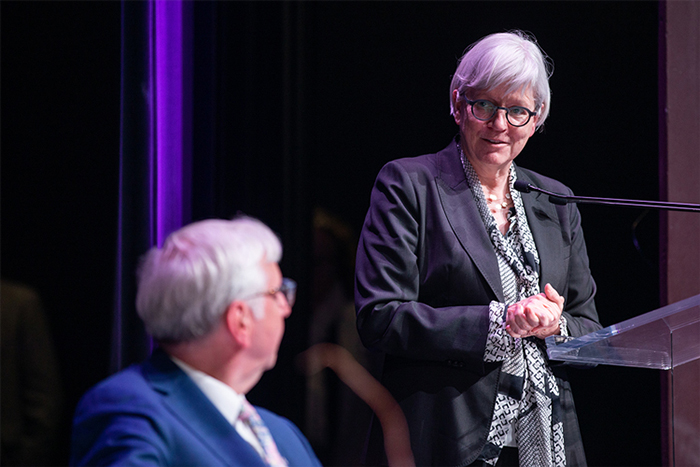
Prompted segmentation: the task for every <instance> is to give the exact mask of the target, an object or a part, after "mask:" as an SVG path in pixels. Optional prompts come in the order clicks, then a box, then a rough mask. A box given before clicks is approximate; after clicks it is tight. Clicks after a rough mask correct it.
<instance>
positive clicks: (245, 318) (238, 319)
mask: <svg viewBox="0 0 700 467" xmlns="http://www.w3.org/2000/svg"><path fill="white" fill-rule="evenodd" d="M225 316H226V329H228V332H229V334H230V335H231V337H232V338H233V339H234V340H235V341H236V342H237V343H238V345H240V346H241V347H244V348H246V347H249V346H250V343H251V340H252V339H251V336H252V332H253V324H254V323H253V322H254V321H255V320H254V317H253V310H252V309H251V308H250V306H249V305H248V304H247V303H246V302H244V301H242V300H236V301H233V302H231V304H230V305H229V306H228V308H227V309H226V315H225Z"/></svg>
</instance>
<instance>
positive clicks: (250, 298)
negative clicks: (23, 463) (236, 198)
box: [71, 218, 320, 466]
mask: <svg viewBox="0 0 700 467" xmlns="http://www.w3.org/2000/svg"><path fill="white" fill-rule="evenodd" d="M281 256H282V246H281V244H280V242H279V240H278V238H277V237H276V236H275V235H274V233H273V232H272V231H271V230H270V229H269V228H268V227H267V226H265V225H264V224H262V223H261V222H259V221H256V220H253V219H250V218H239V219H234V220H232V221H224V220H207V221H201V222H197V223H194V224H191V225H189V226H186V227H183V228H182V229H180V230H178V231H177V232H175V233H173V234H172V235H170V236H169V237H168V239H167V240H166V241H165V244H164V245H163V247H162V248H153V249H152V250H151V251H149V252H148V253H147V254H146V256H145V258H144V261H143V263H142V266H141V269H140V272H139V284H138V285H139V288H138V294H137V299H136V308H137V311H138V313H139V316H140V317H141V319H142V320H143V322H144V324H145V326H146V330H147V331H148V333H149V334H151V335H152V336H153V338H154V339H155V340H156V341H157V342H158V344H159V348H158V349H157V350H156V351H155V352H154V354H153V356H152V357H151V358H149V359H148V360H147V361H145V362H143V363H142V364H140V365H134V366H132V367H130V368H127V369H126V370H124V371H122V372H120V373H118V374H116V375H114V376H112V377H111V378H109V379H107V380H105V381H104V382H102V383H100V384H99V385H97V386H96V387H95V388H93V389H92V390H90V391H89V392H88V393H87V394H86V395H85V396H84V397H83V399H82V401H81V402H80V404H79V405H78V408H77V410H76V413H75V419H74V428H73V440H72V455H71V462H72V464H79V465H112V464H125V465H182V466H184V465H193V466H194V465H196V466H204V465H206V466H217V465H222V466H223V465H227V466H265V465H270V466H285V465H290V466H295V465H297V466H320V463H319V461H318V459H317V458H316V455H315V454H314V452H313V450H312V449H311V447H310V445H309V443H308V441H307V440H306V438H305V437H304V435H303V434H302V433H301V432H300V431H299V429H298V428H297V427H296V426H295V425H294V424H293V423H291V422H290V421H289V420H287V419H285V418H283V417H280V416H278V415H275V414H273V413H271V412H269V411H267V410H265V409H262V408H260V407H253V406H252V405H250V403H249V402H248V401H247V400H246V398H245V394H246V393H247V392H248V391H249V390H250V389H251V388H252V387H253V386H255V384H257V382H258V381H259V380H260V377H261V376H262V374H263V372H265V371H266V370H268V369H270V368H272V367H273V366H274V365H275V362H276V360H277V351H278V348H279V345H280V341H281V339H282V335H283V334H284V320H285V318H287V317H288V316H289V315H290V314H291V312H292V308H291V307H292V305H293V304H294V297H295V292H296V284H295V283H294V281H292V280H290V279H283V278H282V274H281V272H280V268H279V266H278V264H277V263H278V262H279V260H280V258H281Z"/></svg>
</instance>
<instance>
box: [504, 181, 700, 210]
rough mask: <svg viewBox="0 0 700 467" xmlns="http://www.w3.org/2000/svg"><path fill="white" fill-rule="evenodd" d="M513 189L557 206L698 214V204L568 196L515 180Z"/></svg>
mask: <svg viewBox="0 0 700 467" xmlns="http://www.w3.org/2000/svg"><path fill="white" fill-rule="evenodd" d="M513 187H514V188H515V189H516V190H518V191H520V192H521V193H530V192H532V191H536V192H539V193H543V194H545V195H547V196H549V202H550V203H552V204H558V205H565V204H567V203H581V204H606V205H611V206H627V207H637V208H651V209H664V210H669V211H686V212H700V204H691V203H673V202H668V201H642V200H636V199H617V198H592V197H588V196H568V195H563V194H561V193H553V192H551V191H547V190H544V189H542V188H540V187H538V186H535V185H532V184H530V183H527V182H524V181H522V180H516V181H515V184H514V185H513Z"/></svg>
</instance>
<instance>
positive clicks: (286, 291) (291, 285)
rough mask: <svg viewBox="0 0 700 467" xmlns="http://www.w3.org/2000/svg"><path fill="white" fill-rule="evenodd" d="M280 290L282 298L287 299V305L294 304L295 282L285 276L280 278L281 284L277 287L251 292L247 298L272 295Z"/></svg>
mask: <svg viewBox="0 0 700 467" xmlns="http://www.w3.org/2000/svg"><path fill="white" fill-rule="evenodd" d="M280 292H281V293H282V295H284V298H285V299H286V300H287V303H288V304H289V306H290V307H291V306H294V301H295V300H296V298H297V283H296V282H294V281H293V280H292V279H288V278H286V277H285V278H284V279H282V285H280V286H279V287H277V288H274V289H270V290H268V291H267V292H260V293H256V294H253V295H251V296H249V297H248V298H253V297H260V296H264V295H270V296H271V297H274V296H275V295H277V294H278V293H280Z"/></svg>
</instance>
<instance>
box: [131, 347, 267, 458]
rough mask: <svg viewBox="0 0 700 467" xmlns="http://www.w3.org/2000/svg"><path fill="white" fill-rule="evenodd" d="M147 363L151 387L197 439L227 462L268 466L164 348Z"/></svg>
mask: <svg viewBox="0 0 700 467" xmlns="http://www.w3.org/2000/svg"><path fill="white" fill-rule="evenodd" d="M149 363H150V365H145V366H144V372H145V376H146V378H147V380H148V381H149V383H150V384H151V386H152V387H153V388H154V389H155V390H156V391H158V392H159V393H161V394H162V395H163V401H164V403H165V405H166V406H167V407H168V408H169V409H170V410H171V412H172V414H173V416H174V417H176V418H178V419H180V421H181V422H182V426H183V427H185V428H186V429H188V430H189V431H190V432H191V434H192V436H193V437H194V438H197V439H199V440H200V441H201V442H202V444H204V445H206V446H208V447H209V448H210V449H211V453H212V455H213V456H215V457H218V458H220V459H221V462H222V464H223V465H235V464H238V465H250V466H255V465H259V466H263V465H265V464H264V462H263V461H262V459H261V458H260V456H259V455H258V453H257V452H256V451H255V450H254V449H253V447H252V446H250V444H248V442H247V441H245V440H244V439H243V438H241V436H240V435H239V434H238V432H236V430H235V428H234V427H233V426H232V425H231V424H230V423H229V422H228V421H227V420H226V419H225V418H224V416H223V415H221V413H220V412H219V411H218V410H217V409H216V407H214V405H213V404H212V403H211V402H210V401H209V399H207V397H206V396H205V395H204V394H203V393H202V391H200V389H199V388H198V387H197V385H196V384H195V383H194V382H193V381H192V380H191V379H190V378H189V377H188V376H187V375H186V374H185V373H184V372H183V371H182V370H181V369H180V368H179V367H178V366H177V365H176V364H175V363H174V362H173V361H172V360H170V358H169V357H168V356H167V354H165V352H163V351H162V350H156V351H155V352H154V354H153V356H152V357H151V359H150V360H149Z"/></svg>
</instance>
